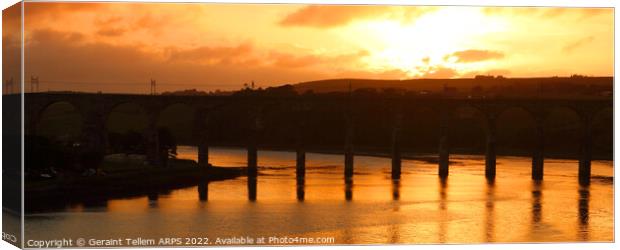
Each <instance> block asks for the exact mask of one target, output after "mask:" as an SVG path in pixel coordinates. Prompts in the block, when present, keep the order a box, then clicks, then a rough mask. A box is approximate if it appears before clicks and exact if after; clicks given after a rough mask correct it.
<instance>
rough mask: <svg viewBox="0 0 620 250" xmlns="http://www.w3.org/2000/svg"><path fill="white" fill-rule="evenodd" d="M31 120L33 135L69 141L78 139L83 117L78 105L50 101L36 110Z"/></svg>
mask: <svg viewBox="0 0 620 250" xmlns="http://www.w3.org/2000/svg"><path fill="white" fill-rule="evenodd" d="M32 122H33V123H34V125H33V128H34V131H33V132H34V134H35V135H39V136H44V137H47V138H50V139H55V140H60V141H65V142H70V141H79V139H80V136H81V135H82V128H83V127H84V122H85V117H84V114H83V111H82V110H81V109H80V106H79V105H76V104H74V103H72V102H70V101H52V102H49V103H46V104H45V105H44V106H42V107H41V108H40V109H39V110H38V112H37V116H36V117H35V118H34V119H33V120H32Z"/></svg>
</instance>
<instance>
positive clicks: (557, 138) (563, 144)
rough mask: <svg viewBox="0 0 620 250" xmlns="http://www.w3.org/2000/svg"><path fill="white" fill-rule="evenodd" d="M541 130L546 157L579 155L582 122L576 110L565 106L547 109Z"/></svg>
mask: <svg viewBox="0 0 620 250" xmlns="http://www.w3.org/2000/svg"><path fill="white" fill-rule="evenodd" d="M543 129H544V133H545V142H544V143H545V144H544V145H545V152H546V156H550V157H561V156H569V157H575V156H577V155H579V148H580V146H581V143H580V142H581V136H582V129H583V120H582V116H581V115H580V113H579V112H578V111H577V110H575V109H574V108H572V107H570V106H566V105H555V106H551V107H548V108H547V109H546V115H545V119H544V120H543Z"/></svg>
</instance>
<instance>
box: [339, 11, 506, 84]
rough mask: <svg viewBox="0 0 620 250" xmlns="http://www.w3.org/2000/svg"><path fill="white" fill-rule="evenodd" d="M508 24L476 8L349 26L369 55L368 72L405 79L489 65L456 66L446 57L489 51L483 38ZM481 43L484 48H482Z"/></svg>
mask: <svg viewBox="0 0 620 250" xmlns="http://www.w3.org/2000/svg"><path fill="white" fill-rule="evenodd" d="M507 25H508V22H506V21H505V20H503V19H500V18H493V17H489V16H486V15H484V13H482V12H481V11H480V9H476V8H444V9H441V10H438V11H435V12H432V13H428V14H426V15H424V16H422V17H420V18H419V19H418V20H416V21H415V22H411V23H403V22H399V21H395V20H373V21H368V22H364V23H358V24H356V25H355V26H354V27H351V28H352V29H353V30H354V32H355V33H358V35H357V36H358V37H364V38H363V39H362V41H364V42H362V44H361V46H364V47H365V49H367V50H368V51H369V52H370V56H368V57H367V58H365V59H364V62H365V63H366V64H367V67H368V68H369V70H372V71H389V70H400V71H403V72H406V74H407V76H408V77H420V76H424V75H423V74H424V73H428V72H429V69H430V72H433V70H437V69H438V68H443V67H450V68H454V69H455V70H457V71H471V70H476V69H479V68H484V67H488V63H489V62H476V63H471V64H469V65H464V64H456V63H455V62H454V60H451V58H450V57H449V55H450V54H451V53H453V52H455V51H460V50H467V49H471V48H478V49H490V48H489V47H488V43H483V42H484V40H485V36H487V35H489V34H497V33H498V32H503V31H505V30H506V29H507ZM483 44H484V45H483Z"/></svg>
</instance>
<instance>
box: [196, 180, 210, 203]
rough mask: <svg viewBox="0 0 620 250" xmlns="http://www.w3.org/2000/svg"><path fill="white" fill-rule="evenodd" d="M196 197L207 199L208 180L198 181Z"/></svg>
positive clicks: (201, 199) (202, 199)
mask: <svg viewBox="0 0 620 250" xmlns="http://www.w3.org/2000/svg"><path fill="white" fill-rule="evenodd" d="M198 199H199V200H200V201H208V200H209V181H202V182H200V183H198Z"/></svg>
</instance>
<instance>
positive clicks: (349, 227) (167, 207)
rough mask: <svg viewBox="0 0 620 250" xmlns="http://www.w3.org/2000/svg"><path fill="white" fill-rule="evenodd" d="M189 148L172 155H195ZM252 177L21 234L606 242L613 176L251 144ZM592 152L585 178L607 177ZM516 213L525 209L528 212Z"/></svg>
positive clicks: (57, 219)
mask: <svg viewBox="0 0 620 250" xmlns="http://www.w3.org/2000/svg"><path fill="white" fill-rule="evenodd" d="M194 151H195V149H193V148H180V149H179V153H180V154H179V156H180V157H185V158H190V159H191V158H194V157H195V153H194ZM210 153H211V154H210V157H211V159H210V160H211V162H212V163H213V164H214V165H220V166H241V165H243V164H244V163H245V152H244V151H243V150H241V149H225V148H224V149H219V148H216V149H212V150H211V152H210ZM258 159H259V162H258V164H259V166H260V167H259V176H258V177H257V178H256V179H252V178H251V179H250V180H248V178H245V177H242V178H237V179H233V180H226V181H215V182H210V183H201V184H200V185H198V186H195V187H191V188H184V189H178V190H171V191H168V192H163V193H153V194H149V195H148V196H142V197H136V198H127V199H112V200H108V201H105V202H96V203H92V204H78V205H75V204H74V205H71V206H68V207H67V208H66V209H65V210H63V211H51V212H46V213H40V214H35V215H30V216H28V217H27V219H26V222H27V223H26V235H27V237H37V238H53V237H54V236H59V237H60V236H62V235H65V236H66V235H68V234H69V235H76V236H82V237H86V236H92V237H97V238H112V237H118V236H122V237H131V236H134V237H140V236H141V237H145V236H148V237H167V236H170V233H171V232H176V233H175V235H178V236H196V237H199V236H209V237H226V236H239V235H251V236H256V237H260V236H307V237H316V236H326V237H336V242H337V243H356V244H364V243H371V244H372V243H475V242H566V241H569V242H574V241H612V240H613V185H612V184H611V183H609V182H605V181H601V179H597V178H595V179H594V180H593V181H592V184H591V185H590V187H586V188H584V187H579V185H578V183H577V162H576V161H571V160H546V162H545V163H546V165H545V177H544V178H545V179H544V181H542V182H533V181H532V180H531V177H530V171H531V161H530V159H528V158H522V157H498V159H497V162H498V166H497V178H496V180H495V181H494V182H487V181H486V179H485V177H484V160H483V157H482V156H458V155H455V156H451V160H454V161H455V164H452V165H451V166H450V168H451V169H450V176H449V177H448V179H445V180H441V179H439V178H438V177H437V171H436V170H437V166H436V164H434V163H426V162H422V161H416V160H404V161H403V171H402V177H401V179H400V180H399V181H393V180H391V178H390V159H389V158H379V157H356V161H355V162H356V165H355V176H354V177H353V179H351V180H346V179H345V178H343V176H342V173H343V166H342V163H343V157H342V156H339V155H324V154H311V153H309V154H307V164H306V165H307V170H306V178H305V179H303V180H298V179H297V178H295V166H294V165H295V154H294V153H292V152H273V151H259V158H258ZM612 166H613V164H612V162H604V161H595V162H593V164H592V175H593V176H613V167H612ZM527 218H530V219H529V220H528V219H527Z"/></svg>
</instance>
